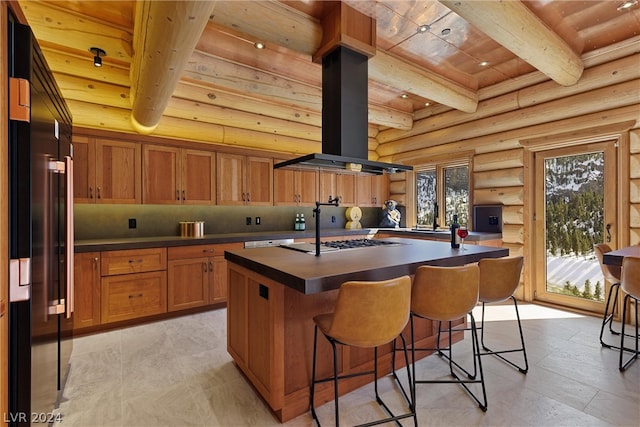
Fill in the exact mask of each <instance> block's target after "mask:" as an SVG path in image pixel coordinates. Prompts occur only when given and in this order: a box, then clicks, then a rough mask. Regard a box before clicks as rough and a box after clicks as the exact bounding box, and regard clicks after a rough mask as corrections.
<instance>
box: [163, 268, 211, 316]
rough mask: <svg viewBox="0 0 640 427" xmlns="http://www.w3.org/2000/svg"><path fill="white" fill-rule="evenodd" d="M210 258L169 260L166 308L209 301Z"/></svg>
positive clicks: (176, 308) (190, 305)
mask: <svg viewBox="0 0 640 427" xmlns="http://www.w3.org/2000/svg"><path fill="white" fill-rule="evenodd" d="M211 270H213V265H212V261H211V258H207V257H203V258H191V259H181V260H175V261H169V266H168V270H167V273H168V277H167V310H168V311H177V310H182V309H185V308H191V307H199V306H202V305H206V304H208V303H209V276H210V272H211Z"/></svg>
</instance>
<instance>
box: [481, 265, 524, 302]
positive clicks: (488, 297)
mask: <svg viewBox="0 0 640 427" xmlns="http://www.w3.org/2000/svg"><path fill="white" fill-rule="evenodd" d="M523 264H524V257H522V256H516V257H512V258H484V259H481V260H480V261H478V267H479V268H480V291H479V299H480V301H483V302H498V301H504V300H506V299H507V298H509V297H511V295H513V293H514V292H515V290H516V289H517V288H518V285H519V284H520V275H521V274H522V265H523Z"/></svg>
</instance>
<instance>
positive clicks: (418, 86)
mask: <svg viewBox="0 0 640 427" xmlns="http://www.w3.org/2000/svg"><path fill="white" fill-rule="evenodd" d="M621 2H622V0H620V2H617V1H610V0H608V1H592V0H591V1H560V0H533V1H522V2H520V1H507V2H502V1H497V0H496V1H494V0H487V1H467V2H460V1H457V0H453V1H452V0H440V1H416V0H409V1H404V0H379V1H374V0H353V1H348V2H346V3H347V4H348V6H349V7H352V8H354V9H356V10H357V11H359V12H361V13H363V14H365V15H367V16H370V17H372V18H374V19H375V22H376V31H377V37H376V44H377V46H376V51H375V52H376V54H375V55H374V56H373V57H372V58H370V59H369V129H370V132H369V134H370V138H369V139H370V141H369V149H370V157H371V152H372V151H373V152H374V153H375V148H376V140H375V136H376V134H377V132H378V131H381V130H388V129H396V130H398V132H396V133H395V134H396V135H397V138H398V139H399V138H402V135H403V134H405V133H406V134H409V133H410V132H411V129H412V127H413V123H414V120H416V119H417V118H424V117H428V116H429V115H433V114H436V113H439V112H443V111H447V110H460V111H463V112H465V113H473V112H474V111H476V109H477V106H478V102H479V100H482V99H484V98H487V97H489V96H497V95H500V94H502V93H505V92H506V91H507V89H505V90H503V91H502V93H500V91H499V90H498V89H496V88H501V87H504V88H508V90H515V89H520V88H522V87H525V86H527V85H529V84H532V83H531V82H535V83H538V82H541V81H545V80H553V81H555V82H556V84H557V85H558V86H559V87H560V86H570V85H573V84H575V83H576V82H579V81H580V78H581V76H582V73H583V69H584V67H585V65H584V63H583V58H584V57H585V55H588V54H590V53H593V52H604V51H606V50H607V49H613V47H615V46H617V45H619V44H620V43H623V42H625V41H627V42H628V43H638V35H639V32H640V7H638V6H637V5H636V6H634V7H631V8H629V9H625V10H618V6H619V5H620V3H621ZM19 4H20V6H21V8H22V10H23V12H24V15H25V17H26V18H27V21H28V23H29V25H31V27H32V29H33V31H34V34H35V36H36V38H37V39H38V41H39V43H40V46H41V48H42V50H43V52H44V54H45V57H46V58H47V61H48V63H49V66H50V68H51V70H52V71H53V73H54V75H55V78H56V81H57V83H58V85H59V86H60V88H61V90H62V93H63V95H64V97H65V98H66V100H67V102H68V104H69V107H70V108H71V110H72V114H73V116H74V124H75V125H78V126H82V127H89V128H100V129H108V130H115V131H121V132H130V133H135V132H139V133H145V134H149V133H150V134H153V135H160V136H166V137H172V138H178V139H185V140H196V141H204V142H209V143H213V144H217V143H223V144H231V145H240V146H247V147H253V148H261V149H269V150H275V151H282V152H285V153H295V154H300V153H303V154H306V153H310V152H318V151H320V138H321V130H320V127H321V108H322V105H321V101H322V88H321V77H322V73H321V65H319V64H316V63H314V62H313V61H312V56H313V54H314V53H315V52H316V51H317V50H318V48H319V47H320V45H321V42H322V20H323V18H324V16H325V14H326V10H327V8H328V7H330V4H331V2H327V1H310V0H309V1H266V0H263V1H210V2H206V1H195V2H187V1H175V2H158V1H83V0H77V1H20V2H19ZM256 42H262V43H264V48H263V49H257V48H256V47H255V43H256ZM91 47H98V48H100V49H103V50H104V51H105V52H106V56H104V57H103V58H102V61H103V66H102V67H101V68H97V67H94V65H93V54H92V53H91V52H90V51H89V50H90V48H91ZM490 94H491V95H490ZM373 157H375V154H374V156H373Z"/></svg>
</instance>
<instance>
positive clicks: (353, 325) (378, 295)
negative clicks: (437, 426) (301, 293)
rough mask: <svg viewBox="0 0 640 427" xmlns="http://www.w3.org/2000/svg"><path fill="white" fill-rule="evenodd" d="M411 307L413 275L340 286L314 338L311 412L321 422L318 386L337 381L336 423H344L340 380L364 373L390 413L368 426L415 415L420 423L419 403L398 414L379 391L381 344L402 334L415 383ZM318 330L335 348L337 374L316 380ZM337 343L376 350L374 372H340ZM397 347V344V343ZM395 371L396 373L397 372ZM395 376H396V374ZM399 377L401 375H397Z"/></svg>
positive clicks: (317, 319) (319, 319) (318, 322)
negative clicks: (408, 338) (407, 335)
mask: <svg viewBox="0 0 640 427" xmlns="http://www.w3.org/2000/svg"><path fill="white" fill-rule="evenodd" d="M410 307H411V278H410V277H409V276H403V277H399V278H396V279H391V280H385V281H378V282H375V281H366V282H365V281H349V282H345V283H343V284H342V286H340V290H339V292H338V298H337V300H336V304H335V310H334V312H333V313H327V314H321V315H318V316H315V317H314V318H313V321H314V322H315V331H314V337H313V340H314V341H313V367H312V374H311V376H312V379H311V393H310V394H311V396H310V398H311V415H312V416H313V419H314V420H315V421H316V423H317V424H318V425H320V421H319V419H318V416H317V414H316V410H315V402H314V395H315V385H316V384H317V383H321V382H327V381H333V386H334V399H335V425H336V426H339V425H340V413H339V408H338V380H340V379H345V378H351V377H355V376H360V375H373V377H374V389H375V396H376V401H377V402H378V404H379V405H380V406H381V407H382V408H383V409H384V410H385V411H386V412H387V414H389V417H388V418H384V419H381V420H378V421H374V422H371V423H367V424H363V426H364V425H376V424H382V423H387V422H390V421H395V422H396V423H398V420H401V419H403V418H409V417H413V419H414V424H415V425H416V426H417V424H418V420H417V418H416V413H415V405H414V403H413V402H409V412H407V413H405V414H401V415H394V414H393V413H392V412H391V410H390V409H389V408H388V406H387V405H386V404H385V403H384V402H383V401H382V399H381V398H380V396H379V394H378V347H379V346H381V345H384V344H388V343H390V342H392V341H395V339H396V338H398V337H400V338H401V340H402V344H403V347H404V356H405V362H406V369H407V378H408V379H409V383H411V371H410V368H409V366H410V365H409V359H408V352H407V346H406V342H405V339H404V337H403V336H402V330H403V329H404V327H405V326H406V325H407V323H408V321H409V311H410ZM318 330H320V331H321V332H322V333H323V334H324V336H325V337H326V338H327V340H328V341H329V343H330V344H331V346H332V349H333V376H331V377H327V378H322V379H316V354H317V344H318ZM336 344H340V345H348V346H353V347H360V348H373V349H374V365H373V370H372V371H367V372H358V373H354V374H345V375H340V376H339V375H338V358H337V348H336ZM394 346H395V344H394ZM394 374H395V372H394ZM394 376H395V375H394ZM396 379H397V377H396Z"/></svg>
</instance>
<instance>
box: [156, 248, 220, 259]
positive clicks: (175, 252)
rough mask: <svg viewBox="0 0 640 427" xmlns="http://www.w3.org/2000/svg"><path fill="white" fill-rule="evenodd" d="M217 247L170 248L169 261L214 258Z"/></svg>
mask: <svg viewBox="0 0 640 427" xmlns="http://www.w3.org/2000/svg"><path fill="white" fill-rule="evenodd" d="M214 247H215V245H193V246H178V247H173V248H169V249H168V252H167V256H168V258H169V261H173V260H176V259H190V258H200V257H210V256H213V253H214V250H215V249H214Z"/></svg>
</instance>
